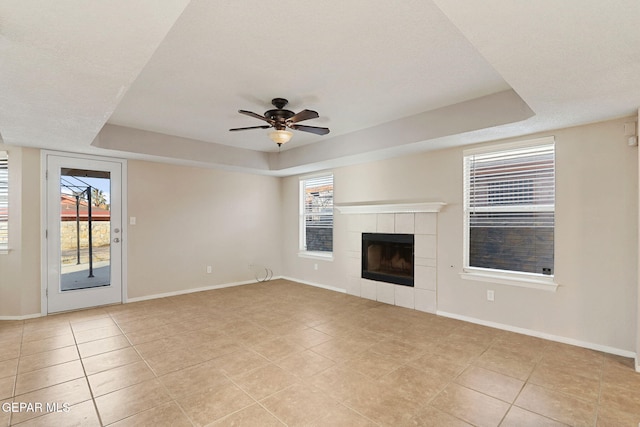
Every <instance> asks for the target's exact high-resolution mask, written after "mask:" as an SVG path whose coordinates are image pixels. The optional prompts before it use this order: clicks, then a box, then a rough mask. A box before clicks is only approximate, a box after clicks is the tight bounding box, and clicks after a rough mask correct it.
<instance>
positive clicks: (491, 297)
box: [487, 289, 496, 301]
mask: <svg viewBox="0 0 640 427" xmlns="http://www.w3.org/2000/svg"><path fill="white" fill-rule="evenodd" d="M495 297H496V293H495V292H494V291H493V290H492V289H488V290H487V301H494V300H495Z"/></svg>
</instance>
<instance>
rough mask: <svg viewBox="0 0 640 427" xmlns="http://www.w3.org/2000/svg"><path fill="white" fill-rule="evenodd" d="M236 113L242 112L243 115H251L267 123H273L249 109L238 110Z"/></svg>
mask: <svg viewBox="0 0 640 427" xmlns="http://www.w3.org/2000/svg"><path fill="white" fill-rule="evenodd" d="M238 113H240V114H244V115H245V116H249V117H253V118H255V119H258V120H263V121H265V122H267V123H269V124H273V123H271V120H269V119H267V118H266V117H263V116H261V115H260V114H256V113H253V112H251V111H247V110H238Z"/></svg>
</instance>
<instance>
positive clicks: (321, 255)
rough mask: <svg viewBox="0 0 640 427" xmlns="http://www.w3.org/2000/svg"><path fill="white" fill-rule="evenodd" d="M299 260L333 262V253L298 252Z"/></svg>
mask: <svg viewBox="0 0 640 427" xmlns="http://www.w3.org/2000/svg"><path fill="white" fill-rule="evenodd" d="M298 256H299V257H300V258H312V259H322V260H325V261H333V252H307V251H301V252H298Z"/></svg>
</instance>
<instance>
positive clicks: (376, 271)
mask: <svg viewBox="0 0 640 427" xmlns="http://www.w3.org/2000/svg"><path fill="white" fill-rule="evenodd" d="M413 248H414V237H413V234H387V233H362V277H363V278H365V279H371V280H377V281H379V282H387V283H394V284H396V285H404V286H412V287H413Z"/></svg>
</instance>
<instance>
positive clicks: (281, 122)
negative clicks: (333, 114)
mask: <svg viewBox="0 0 640 427" xmlns="http://www.w3.org/2000/svg"><path fill="white" fill-rule="evenodd" d="M288 103H289V101H287V100H286V99H284V98H273V99H272V100H271V104H272V105H273V106H274V107H276V108H275V109H274V110H268V111H265V113H264V116H261V115H260V114H256V113H252V112H251V111H247V110H238V113H240V114H244V115H245V116H249V117H254V118H256V119H259V120H262V121H265V122H267V123H269V125H262V126H250V127H246V128H234V129H229V130H230V131H232V132H235V131H239V130H248V129H269V128H274V129H275V130H274V131H273V132H271V133H269V138H271V140H272V141H273V142H275V143H276V144H278V147H280V146H282V144H284V143H286V142H289V141H290V140H291V137H292V136H293V133H292V132H290V131H288V130H287V128H289V129H293V130H301V131H303V132H309V133H315V134H316V135H326V134H328V133H329V129H328V128H321V127H317V126H307V125H299V124H297V123H298V122H301V121H303V120H309V119H317V118H318V117H319V116H318V113H317V112H316V111H313V110H302V111H300V112H299V113H294V112H293V111H290V110H285V109H284V107H285V105H287V104H288Z"/></svg>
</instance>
